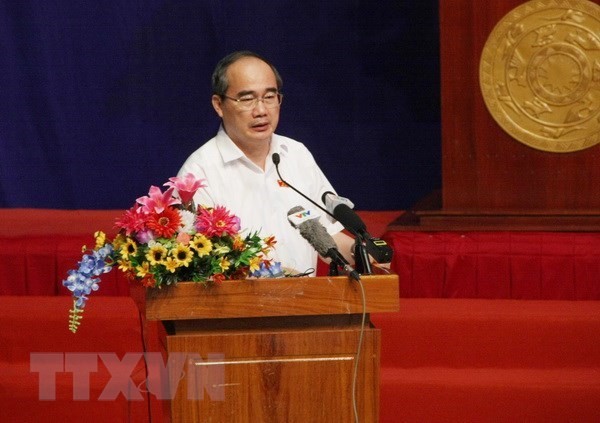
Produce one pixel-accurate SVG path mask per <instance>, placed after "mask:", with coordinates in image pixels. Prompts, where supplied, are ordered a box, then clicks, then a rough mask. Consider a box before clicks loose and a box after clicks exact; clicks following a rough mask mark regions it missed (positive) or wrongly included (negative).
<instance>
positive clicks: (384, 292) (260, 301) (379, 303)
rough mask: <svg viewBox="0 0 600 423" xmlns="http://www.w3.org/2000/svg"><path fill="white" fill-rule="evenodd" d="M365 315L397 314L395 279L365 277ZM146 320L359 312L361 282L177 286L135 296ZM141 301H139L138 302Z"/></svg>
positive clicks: (330, 279)
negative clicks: (143, 310)
mask: <svg viewBox="0 0 600 423" xmlns="http://www.w3.org/2000/svg"><path fill="white" fill-rule="evenodd" d="M361 282H362V284H363V287H364V292H365V298H366V312H367V313H374V312H378V313H379V312H393V311H398V309H399V308H398V307H399V306H398V303H399V291H398V276H397V275H395V274H389V275H363V276H361ZM136 296H137V297H138V303H140V302H141V303H140V307H141V308H142V309H145V314H146V318H147V319H148V320H190V319H230V318H248V317H276V316H310V315H331V314H338V315H339V314H359V313H362V311H363V301H362V291H361V289H360V286H359V284H358V283H357V282H356V281H354V280H351V279H349V278H348V277H347V276H324V277H303V278H281V279H252V280H228V281H224V282H222V283H221V284H218V285H211V286H204V285H201V284H198V283H194V282H179V283H178V284H177V285H174V286H169V287H164V288H162V289H148V290H145V293H142V295H136ZM140 297H141V298H140Z"/></svg>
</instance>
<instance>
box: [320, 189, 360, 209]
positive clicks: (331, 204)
mask: <svg viewBox="0 0 600 423" xmlns="http://www.w3.org/2000/svg"><path fill="white" fill-rule="evenodd" d="M321 201H322V202H323V204H325V207H326V208H327V210H329V211H332V210H334V209H335V208H336V207H337V206H339V205H340V204H345V205H347V206H348V207H350V208H351V209H353V208H354V203H353V202H352V201H350V200H349V199H347V198H346V197H340V196H339V195H336V194H335V193H334V192H331V191H325V192H324V193H323V195H322V196H321ZM332 213H333V212H332Z"/></svg>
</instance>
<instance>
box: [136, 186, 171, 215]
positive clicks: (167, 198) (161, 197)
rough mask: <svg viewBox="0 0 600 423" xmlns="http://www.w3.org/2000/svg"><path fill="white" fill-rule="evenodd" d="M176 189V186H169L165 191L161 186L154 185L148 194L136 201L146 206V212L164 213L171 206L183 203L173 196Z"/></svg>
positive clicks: (144, 208)
mask: <svg viewBox="0 0 600 423" xmlns="http://www.w3.org/2000/svg"><path fill="white" fill-rule="evenodd" d="M174 190H175V188H169V189H168V190H166V191H165V192H164V193H163V192H162V191H161V190H160V188H159V187H155V186H154V185H152V186H151V187H150V191H149V192H148V195H147V196H144V197H140V198H138V199H137V200H136V201H137V202H138V203H139V204H141V205H142V206H144V207H143V210H144V212H145V213H152V212H155V213H162V212H163V211H164V210H165V208H167V207H169V206H172V205H175V204H181V201H179V200H178V199H177V198H174V197H173V191H174Z"/></svg>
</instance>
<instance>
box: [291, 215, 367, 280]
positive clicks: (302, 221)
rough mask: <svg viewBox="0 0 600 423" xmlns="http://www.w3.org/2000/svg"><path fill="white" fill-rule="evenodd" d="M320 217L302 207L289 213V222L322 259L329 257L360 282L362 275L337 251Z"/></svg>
mask: <svg viewBox="0 0 600 423" xmlns="http://www.w3.org/2000/svg"><path fill="white" fill-rule="evenodd" d="M318 218H319V216H318V215H316V214H315V213H314V212H311V211H310V210H305V209H304V208H303V207H302V206H296V207H292V208H291V209H290V210H289V211H288V220H289V222H290V223H291V225H292V226H293V227H294V228H296V229H298V230H299V231H300V235H302V237H303V238H304V239H306V240H307V241H308V243H309V244H310V245H311V246H312V247H313V248H314V249H315V250H317V253H319V254H320V255H321V256H322V257H328V258H330V259H331V261H332V262H333V263H335V264H336V265H337V266H339V267H341V268H342V269H344V270H345V271H346V273H348V275H349V276H350V277H351V278H353V279H354V280H357V281H359V280H360V275H359V274H358V272H357V271H356V270H354V269H353V268H352V266H350V264H349V263H348V261H347V260H346V259H345V258H344V256H343V255H342V253H340V252H339V251H338V249H337V246H336V244H335V241H334V240H333V238H332V237H331V235H329V233H328V232H327V229H325V227H324V226H323V225H321V223H320V222H319V219H318Z"/></svg>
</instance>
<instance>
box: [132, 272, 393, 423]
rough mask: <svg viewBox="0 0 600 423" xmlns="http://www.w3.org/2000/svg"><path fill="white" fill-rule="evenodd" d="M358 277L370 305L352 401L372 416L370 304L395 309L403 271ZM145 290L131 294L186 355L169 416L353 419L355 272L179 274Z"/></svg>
mask: <svg viewBox="0 0 600 423" xmlns="http://www.w3.org/2000/svg"><path fill="white" fill-rule="evenodd" d="M361 279H362V284H363V287H364V292H365V299H366V309H365V311H366V313H367V315H366V324H365V327H364V333H363V338H362V348H361V349H360V355H359V360H358V365H357V370H358V371H357V379H356V390H355V392H356V407H357V410H358V415H359V419H360V421H361V422H363V423H368V422H373V423H375V422H377V421H378V414H379V357H380V331H379V330H378V329H376V328H374V327H373V325H371V323H370V321H369V315H368V313H371V312H378V313H379V312H393V311H397V310H398V301H399V294H398V277H397V275H368V276H362V277H361ZM138 289H142V288H136V290H138ZM140 292H141V291H138V292H137V293H136V294H132V296H134V298H135V297H137V299H136V301H137V302H138V304H139V305H140V308H141V309H142V311H143V313H142V314H143V315H144V316H145V318H146V319H147V320H158V321H162V322H163V324H164V325H165V328H166V336H165V339H164V340H163V342H164V347H165V351H166V353H167V355H178V356H185V357H188V358H187V363H186V365H187V367H185V368H184V372H183V373H182V375H181V376H180V375H170V376H171V380H174V381H175V383H176V384H177V385H176V386H177V390H176V394H175V397H174V399H173V400H172V401H171V406H170V417H171V421H173V422H252V423H254V422H263V423H266V422H287V423H291V422H299V423H300V422H301V423H305V422H335V423H337V422H350V421H354V411H353V410H354V405H353V404H354V402H353V389H352V387H353V375H354V373H355V371H354V368H355V364H356V363H357V361H356V358H357V349H358V346H359V340H360V338H361V336H360V335H361V326H362V325H361V323H362V313H363V301H362V290H361V289H360V286H359V284H358V283H357V282H355V281H352V280H350V279H349V278H348V277H345V276H344V277H342V276H336V277H316V278H282V279H257V280H239V281H237V280H232V281H225V282H223V283H222V284H220V285H215V286H211V287H204V286H203V285H200V284H195V283H192V282H181V283H178V284H177V285H176V286H172V287H165V288H163V289H150V290H146V291H145V292H141V295H139V294H140ZM186 369H187V370H186ZM173 376H175V377H173Z"/></svg>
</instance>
